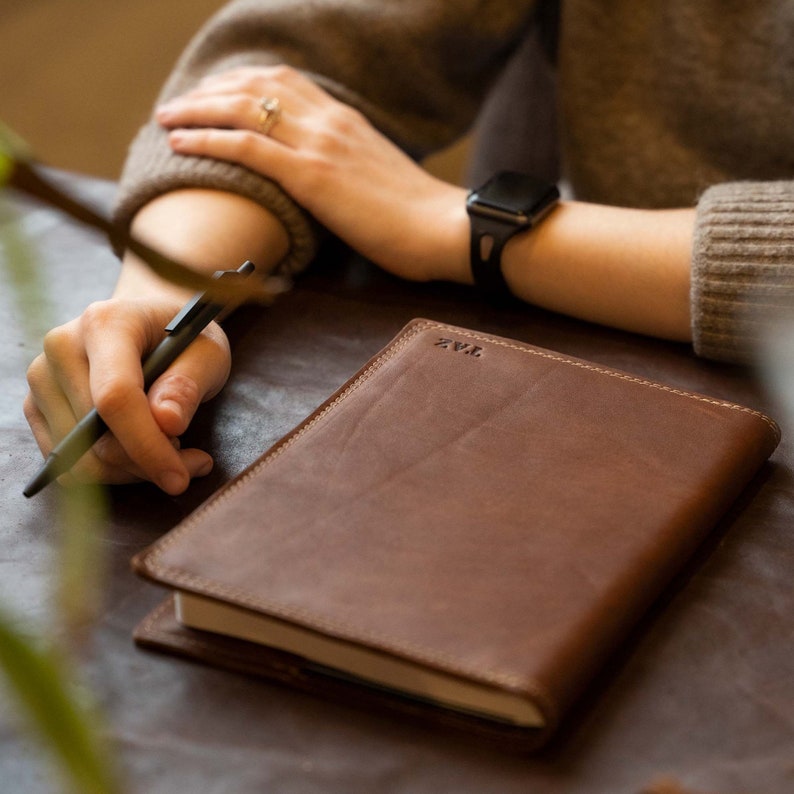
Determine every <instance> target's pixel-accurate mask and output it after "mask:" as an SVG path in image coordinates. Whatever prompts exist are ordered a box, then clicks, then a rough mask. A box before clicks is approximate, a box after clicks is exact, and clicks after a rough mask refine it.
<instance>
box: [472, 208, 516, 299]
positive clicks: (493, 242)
mask: <svg viewBox="0 0 794 794" xmlns="http://www.w3.org/2000/svg"><path fill="white" fill-rule="evenodd" d="M520 231H521V228H520V227H513V228H509V227H506V226H505V224H504V222H503V221H496V220H492V219H491V218H483V217H478V218H472V219H471V249H470V261H471V274H472V276H473V278H474V283H475V284H476V285H477V287H478V288H479V289H481V290H482V291H483V292H484V293H486V294H487V295H489V296H490V297H492V298H496V299H498V300H513V293H512V292H511V291H510V287H508V286H507V281H505V277H504V274H503V273H502V249H503V248H504V247H505V243H506V242H507V241H508V240H509V239H510V238H511V237H512V236H513V235H514V234H516V233H517V232H520Z"/></svg>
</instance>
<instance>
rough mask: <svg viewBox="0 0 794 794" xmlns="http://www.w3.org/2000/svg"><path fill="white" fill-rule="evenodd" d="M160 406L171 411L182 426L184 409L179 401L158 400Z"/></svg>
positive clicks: (184, 418)
mask: <svg viewBox="0 0 794 794" xmlns="http://www.w3.org/2000/svg"><path fill="white" fill-rule="evenodd" d="M160 406H161V407H163V408H167V409H168V410H169V411H171V413H172V414H174V416H176V418H177V419H178V420H179V421H180V422H181V423H182V425H183V426H184V425H185V424H186V421H185V420H186V417H185V409H184V407H183V406H182V403H179V402H177V401H176V400H168V399H166V400H161V401H160Z"/></svg>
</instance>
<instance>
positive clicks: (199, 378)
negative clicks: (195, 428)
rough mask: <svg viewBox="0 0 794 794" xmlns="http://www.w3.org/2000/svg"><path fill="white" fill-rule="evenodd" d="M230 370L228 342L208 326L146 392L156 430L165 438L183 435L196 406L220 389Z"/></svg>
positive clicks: (220, 332) (221, 334)
mask: <svg viewBox="0 0 794 794" xmlns="http://www.w3.org/2000/svg"><path fill="white" fill-rule="evenodd" d="M230 370H231V354H230V351H229V343H228V340H227V338H226V335H225V334H224V333H223V331H222V330H221V329H220V327H219V326H218V325H217V324H216V323H212V324H210V325H209V326H208V327H207V328H206V329H205V331H204V333H203V334H201V336H199V337H198V339H196V340H195V342H193V344H191V345H190V346H189V347H188V348H187V350H185V352H184V353H182V355H181V356H179V358H177V359H176V361H175V362H174V363H173V364H172V365H171V366H170V367H169V368H168V370H167V371H166V372H165V373H164V374H163V375H161V376H160V377H159V378H158V379H157V380H156V381H155V382H154V383H153V384H152V386H151V388H150V389H149V394H148V399H149V406H150V409H151V412H152V415H153V417H154V419H155V421H156V422H157V424H158V425H159V427H160V429H161V430H162V431H163V432H164V433H165V434H166V435H169V436H179V435H181V434H182V433H184V432H185V430H187V428H188V425H189V424H190V422H191V420H192V419H193V416H194V414H195V412H196V409H197V408H198V406H199V405H200V404H201V403H202V402H204V401H206V400H209V399H210V398H211V397H214V396H215V395H216V394H217V393H218V392H219V391H220V390H221V389H222V388H223V386H224V384H225V383H226V381H227V380H228V378H229V372H230Z"/></svg>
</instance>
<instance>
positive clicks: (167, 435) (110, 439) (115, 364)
mask: <svg viewBox="0 0 794 794" xmlns="http://www.w3.org/2000/svg"><path fill="white" fill-rule="evenodd" d="M181 305H182V304H181V303H180V302H179V301H178V300H176V299H175V298H174V297H173V296H172V297H163V298H159V299H146V300H142V299H122V298H113V299H110V300H106V301H100V302H97V303H93V304H91V305H90V306H89V307H88V308H87V309H86V310H85V311H84V312H83V314H82V315H81V316H80V317H78V318H76V319H75V320H72V321H71V322H68V323H66V324H65V325H62V326H59V327H57V328H55V329H53V330H52V331H50V332H49V333H48V334H47V336H46V337H45V339H44V352H43V353H41V354H40V355H39V356H38V357H37V358H36V359H35V360H34V361H33V363H32V364H31V365H30V368H29V370H28V384H29V386H30V392H29V394H28V396H27V398H26V399H25V403H24V411H25V416H26V418H27V420H28V423H29V424H30V427H31V429H32V431H33V434H34V436H35V438H36V441H37V443H38V445H39V448H40V449H41V451H42V454H43V455H44V456H46V455H47V454H49V452H50V451H51V450H52V448H53V447H54V446H55V444H57V443H58V442H59V441H60V440H61V439H62V438H63V437H64V436H65V435H66V433H68V432H69V430H71V428H72V427H73V426H74V425H75V423H76V422H77V421H78V420H79V419H80V418H81V417H82V416H83V415H84V414H86V413H87V412H88V411H89V410H90V409H91V407H92V406H96V408H97V410H98V412H99V414H100V416H101V417H102V418H103V419H104V421H105V422H106V423H107V425H108V427H109V429H110V432H109V433H106V434H105V435H104V436H103V437H102V438H101V439H100V440H99V441H98V442H97V443H96V444H95V445H94V447H93V448H92V449H91V450H90V451H89V452H88V453H87V454H86V455H84V456H83V458H82V459H81V460H80V461H79V462H78V463H77V464H76V465H75V467H74V468H73V469H72V471H71V472H70V473H69V474H67V475H64V476H63V477H62V478H61V481H62V482H64V483H65V484H68V483H70V482H82V481H88V480H90V481H100V482H106V483H126V482H134V481H138V480H149V481H152V482H154V483H155V484H157V485H158V486H159V487H160V488H162V489H163V490H164V491H165V492H167V493H169V494H172V495H175V494H179V493H181V492H182V491H184V490H185V489H186V488H187V486H188V484H189V482H190V479H191V478H192V477H197V476H202V475H205V474H207V473H208V472H209V471H210V470H211V468H212V458H211V457H210V455H208V454H207V453H206V452H204V451H202V450H199V449H180V447H179V440H178V438H179V436H180V435H181V434H182V433H184V432H185V430H186V429H187V427H188V425H189V424H190V421H191V420H192V418H193V415H194V413H195V411H196V409H197V408H198V406H199V404H200V403H202V402H203V401H205V400H207V399H209V398H210V397H212V396H214V395H215V394H217V393H218V392H219V391H220V389H221V388H222V387H223V385H224V384H225V382H226V380H227V378H228V375H229V370H230V366H231V355H230V352H229V344H228V341H227V339H226V335H225V334H224V332H223V331H222V329H221V328H220V326H218V325H217V324H216V323H212V324H210V326H208V328H207V329H206V330H205V331H204V332H203V333H202V334H201V336H200V337H199V338H198V339H196V340H195V342H193V343H192V344H191V345H190V347H189V348H188V349H187V350H186V351H185V352H184V353H182V355H181V356H180V357H179V358H178V359H177V360H176V361H175V362H174V363H173V364H172V365H171V367H170V368H169V369H168V370H167V371H166V372H165V373H163V375H161V376H160V378H158V380H157V381H156V382H155V383H154V384H153V385H152V387H151V388H150V389H149V392H148V394H146V393H144V391H143V375H142V371H141V360H142V358H144V357H145V356H146V355H147V354H148V353H149V352H150V351H151V350H152V349H153V348H154V347H155V346H156V345H157V344H158V343H159V341H160V340H161V339H162V337H163V333H164V332H163V329H164V327H165V325H166V324H167V323H168V322H169V320H170V319H171V318H172V317H173V316H174V315H175V314H176V312H177V311H178V310H179V309H180V308H181Z"/></svg>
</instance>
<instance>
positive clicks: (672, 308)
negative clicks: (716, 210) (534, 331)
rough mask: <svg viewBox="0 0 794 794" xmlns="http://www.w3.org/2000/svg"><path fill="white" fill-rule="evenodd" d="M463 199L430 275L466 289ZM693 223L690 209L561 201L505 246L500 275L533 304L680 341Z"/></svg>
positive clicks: (687, 333)
mask: <svg viewBox="0 0 794 794" xmlns="http://www.w3.org/2000/svg"><path fill="white" fill-rule="evenodd" d="M464 200H465V196H464V192H463V191H461V193H460V195H459V197H458V204H459V209H458V210H457V214H456V220H455V221H454V225H455V227H456V228H457V233H456V241H455V243H454V245H450V247H449V248H448V249H447V251H446V253H445V254H444V255H441V256H438V257H437V258H436V269H435V270H434V271H431V277H434V278H442V279H446V280H451V281H457V282H460V283H466V284H471V283H472V277H471V268H470V265H469V261H468V243H467V240H468V233H469V225H468V218H466V217H465V211H464V210H463V205H464ZM694 224H695V210H694V209H692V210H690V209H684V210H635V209H624V208H620V207H608V206H601V205H596V204H586V203H582V202H561V203H560V205H559V206H558V207H557V208H555V209H554V210H553V211H552V213H551V214H550V215H549V216H548V217H547V218H546V219H545V220H544V221H543V222H542V223H541V224H540V226H538V227H537V228H535V229H532V230H529V231H528V232H523V233H520V234H517V235H516V236H515V237H513V238H512V239H511V240H510V241H509V242H508V243H507V245H506V246H505V248H504V250H503V252H502V265H503V272H504V275H505V278H506V280H507V283H508V285H509V287H510V289H511V291H512V293H513V294H514V295H515V296H516V297H518V298H520V299H521V300H524V301H527V302H528V303H531V304H534V305H536V306H540V307H542V308H545V309H551V310H552V311H557V312H560V313H562V314H568V315H571V316H573V317H578V318H580V319H583V320H588V321H591V322H597V323H601V324H603V325H609V326H613V327H616V328H622V329H624V330H628V331H634V332H638V333H644V334H649V335H652V336H659V337H663V338H667V339H676V340H681V341H688V340H690V339H691V335H692V332H691V328H690V316H689V315H690V310H689V283H690V269H691V256H692V253H691V252H692V236H693V231H694ZM449 239H450V240H451V239H452V238H451V237H450V238H449Z"/></svg>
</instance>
